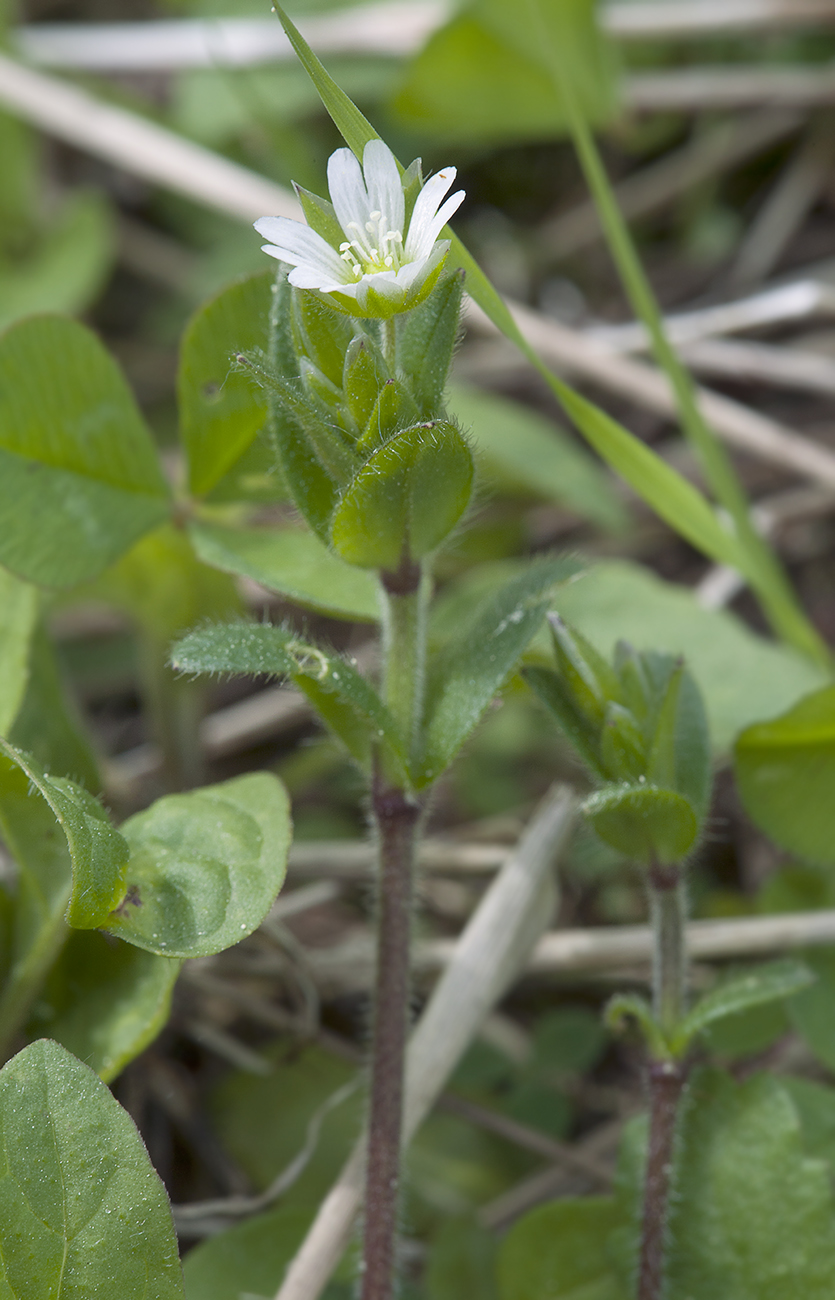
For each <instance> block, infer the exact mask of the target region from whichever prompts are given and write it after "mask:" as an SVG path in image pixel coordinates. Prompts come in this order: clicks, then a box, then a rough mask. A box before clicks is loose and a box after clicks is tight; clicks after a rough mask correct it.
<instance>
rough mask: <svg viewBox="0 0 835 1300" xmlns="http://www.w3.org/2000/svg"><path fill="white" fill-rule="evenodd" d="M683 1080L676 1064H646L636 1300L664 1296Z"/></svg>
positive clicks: (657, 1299) (656, 1299) (680, 1067)
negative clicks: (646, 1101)
mask: <svg viewBox="0 0 835 1300" xmlns="http://www.w3.org/2000/svg"><path fill="white" fill-rule="evenodd" d="M686 1080H687V1068H686V1066H685V1065H684V1064H683V1063H682V1062H680V1061H652V1062H651V1063H650V1067H649V1096H650V1119H649V1150H648V1152H647V1170H646V1183H645V1185H644V1216H643V1223H642V1227H641V1259H640V1266H639V1270H638V1300H661V1297H662V1296H663V1294H664V1247H665V1245H666V1234H667V1213H668V1204H669V1198H670V1180H671V1176H672V1169H673V1158H674V1155H675V1137H676V1119H677V1116H678V1107H679V1102H680V1101H681V1095H682V1092H683V1091H684V1085H685V1082H686Z"/></svg>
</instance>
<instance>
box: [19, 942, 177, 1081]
mask: <svg viewBox="0 0 835 1300" xmlns="http://www.w3.org/2000/svg"><path fill="white" fill-rule="evenodd" d="M179 971H180V962H179V961H176V960H174V959H172V958H170V957H156V956H154V955H153V954H152V953H149V952H142V950H141V949H139V948H134V947H133V946H132V945H131V944H128V943H121V942H120V941H119V940H118V939H116V940H114V939H113V938H111V937H110V936H105V935H103V934H98V933H96V932H95V931H93V930H75V931H73V933H72V934H71V935H70V937H69V940H68V941H67V944H66V946H65V947H64V949H63V951H62V953H61V955H60V957H59V958H58V961H57V962H56V963H55V965H54V966H53V968H52V970H51V971H50V973H49V976H48V978H47V981H46V984H45V986H44V988H43V989H42V990H41V993H40V996H39V997H38V1000H37V1003H36V1004H35V1007H34V1010H33V1014H32V1016H31V1018H30V1021H29V1024H28V1025H27V1034H28V1036H29V1037H30V1038H37V1037H39V1036H40V1035H42V1034H49V1036H50V1038H54V1039H55V1040H56V1041H57V1042H59V1043H61V1044H62V1045H63V1046H64V1047H66V1048H67V1050H68V1051H70V1052H72V1053H73V1055H74V1056H77V1057H79V1058H80V1059H81V1060H82V1061H84V1063H85V1065H89V1067H90V1069H91V1070H95V1072H96V1074H97V1075H98V1076H99V1078H100V1079H103V1080H104V1082H105V1083H110V1081H111V1079H115V1078H116V1076H117V1074H119V1073H120V1072H121V1071H122V1070H123V1069H124V1068H125V1066H126V1065H127V1064H128V1062H129V1061H132V1060H133V1059H134V1057H135V1056H138V1055H139V1053H140V1052H142V1051H144V1049H145V1048H146V1047H147V1046H148V1044H149V1043H151V1042H153V1040H154V1039H155V1038H156V1036H157V1034H158V1033H159V1032H160V1030H161V1029H162V1028H163V1026H164V1025H165V1022H166V1021H167V1019H168V1014H169V1010H170V1007H171V994H172V993H173V991H174V984H175V983H176V980H177V975H178V974H179Z"/></svg>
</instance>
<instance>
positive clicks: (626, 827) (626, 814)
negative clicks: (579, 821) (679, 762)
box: [583, 782, 699, 866]
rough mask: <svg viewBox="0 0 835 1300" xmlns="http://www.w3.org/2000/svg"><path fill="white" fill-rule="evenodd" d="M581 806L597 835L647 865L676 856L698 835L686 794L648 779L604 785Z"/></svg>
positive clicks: (677, 859) (675, 859)
mask: <svg viewBox="0 0 835 1300" xmlns="http://www.w3.org/2000/svg"><path fill="white" fill-rule="evenodd" d="M583 812H584V813H585V815H586V817H588V819H589V821H590V822H591V823H592V825H593V826H594V829H595V831H596V832H597V834H598V835H599V836H600V838H601V839H602V840H605V842H606V843H607V844H610V845H611V846H612V848H614V849H617V850H618V852H620V853H622V854H623V855H624V857H627V858H632V859H634V860H635V861H636V862H642V863H644V864H645V865H646V866H649V865H650V864H651V863H653V862H658V863H675V862H681V861H682V859H683V858H685V857H686V856H687V854H688V853H689V852H690V850H691V849H692V848H693V847H694V845H695V843H696V840H697V839H698V835H699V823H698V819H697V817H696V813H695V811H694V809H693V805H692V804H691V803H690V801H689V799H686V798H685V796H684V795H683V794H679V792H678V791H677V790H669V789H663V788H662V787H660V786H657V785H651V784H650V783H649V782H641V783H635V784H627V783H625V782H624V783H623V784H622V785H608V786H604V788H603V789H602V790H597V791H595V793H594V794H592V795H590V796H589V798H588V799H586V801H585V803H584V804H583Z"/></svg>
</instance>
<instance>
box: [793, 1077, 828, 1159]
mask: <svg viewBox="0 0 835 1300" xmlns="http://www.w3.org/2000/svg"><path fill="white" fill-rule="evenodd" d="M780 1086H781V1088H783V1089H784V1090H785V1091H786V1092H787V1093H788V1094H789V1096H790V1097H791V1099H792V1102H793V1103H794V1107H795V1110H796V1111H797V1114H798V1116H799V1118H800V1127H801V1131H802V1136H803V1145H804V1148H805V1150H806V1154H807V1155H810V1156H813V1157H814V1158H815V1159H817V1160H826V1161H827V1163H828V1165H829V1169H830V1174H832V1173H835V1088H833V1087H832V1086H831V1084H823V1083H813V1082H812V1080H811V1079H798V1078H794V1077H793V1076H792V1075H790V1074H783V1075H781V1076H780Z"/></svg>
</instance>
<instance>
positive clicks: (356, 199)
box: [255, 140, 464, 318]
mask: <svg viewBox="0 0 835 1300" xmlns="http://www.w3.org/2000/svg"><path fill="white" fill-rule="evenodd" d="M363 173H364V175H363ZM454 180H455V168H454V167H444V168H443V170H442V171H439V172H437V173H436V174H435V175H434V176H432V177H431V178H430V179H429V180H428V181H427V182H426V184H425V185H424V186H423V188H422V190H421V191H420V193H419V194H418V196H417V199H416V200H415V205H414V208H413V210H412V215H411V219H410V221H409V228H408V230H405V229H404V226H405V221H406V200H405V196H404V192H403V182H402V180H401V177H400V173H399V171H398V168H397V163H396V162H395V159H394V155H393V153H392V152H391V150H390V149H389V148H388V146H387V145H385V144H384V143H383V141H382V140H369V142H368V144H367V145H366V146H365V151H364V153H363V159H362V167H360V164H359V162H358V161H357V159H356V158H355V157H354V155H353V154H352V153H351V150H350V149H337V151H336V153H334V154H332V155H331V157H330V159H329V161H328V189H329V190H330V196H331V203H332V204H333V210H334V213H335V216H336V220H337V221H338V223H339V225H340V227H341V228H342V233H343V235H344V239H343V240H342V241H341V242H340V243H339V245H338V247H334V246H333V245H332V244H329V243H328V241H327V240H326V239H324V238H323V236H322V235H320V234H318V233H317V231H315V230H313V229H311V227H310V226H306V225H304V224H303V223H302V222H301V221H291V220H290V218H289V217H261V218H260V219H259V220H258V221H256V222H255V229H256V230H257V231H258V233H259V234H260V235H263V236H264V238H265V239H269V240H271V241H272V242H271V243H269V244H264V245H263V249H264V252H265V253H269V255H270V257H275V258H277V259H278V260H279V261H280V262H287V263H288V264H289V265H290V266H291V267H292V268H293V269H292V271H291V272H290V275H289V277H288V278H289V280H290V283H291V284H292V285H295V286H296V288H297V289H318V290H319V292H320V293H326V294H330V295H332V300H333V301H334V305H335V306H339V307H341V308H342V310H343V311H348V312H350V313H352V314H354V315H359V316H375V317H381V318H385V317H388V316H393V315H394V314H395V313H396V312H401V311H406V310H408V308H410V307H414V306H416V304H417V303H418V302H421V301H422V300H423V299H424V298H425V297H426V295H427V294H428V293H429V291H430V290H431V288H432V286H433V285H434V283H435V281H436V280H437V278H438V275H439V273H440V269H441V266H442V264H443V261H444V258H445V257H446V255H447V252H448V251H449V240H438V235H439V234H440V233H441V231H442V230H443V228H444V226H445V225H446V223H447V222H448V221H449V219H450V217H451V216H452V214H453V213H454V212H455V211H456V210H457V208H458V207H459V205H460V204H461V202H462V200H463V198H464V191H463V190H459V191H458V192H457V193H456V194H453V195H451V196H450V197H449V198H448V199H447V200H446V202H444V203H441V200H442V199H443V197H444V195H445V194H446V193H447V191H448V190H449V188H450V186H451V185H452V182H453V181H454Z"/></svg>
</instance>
